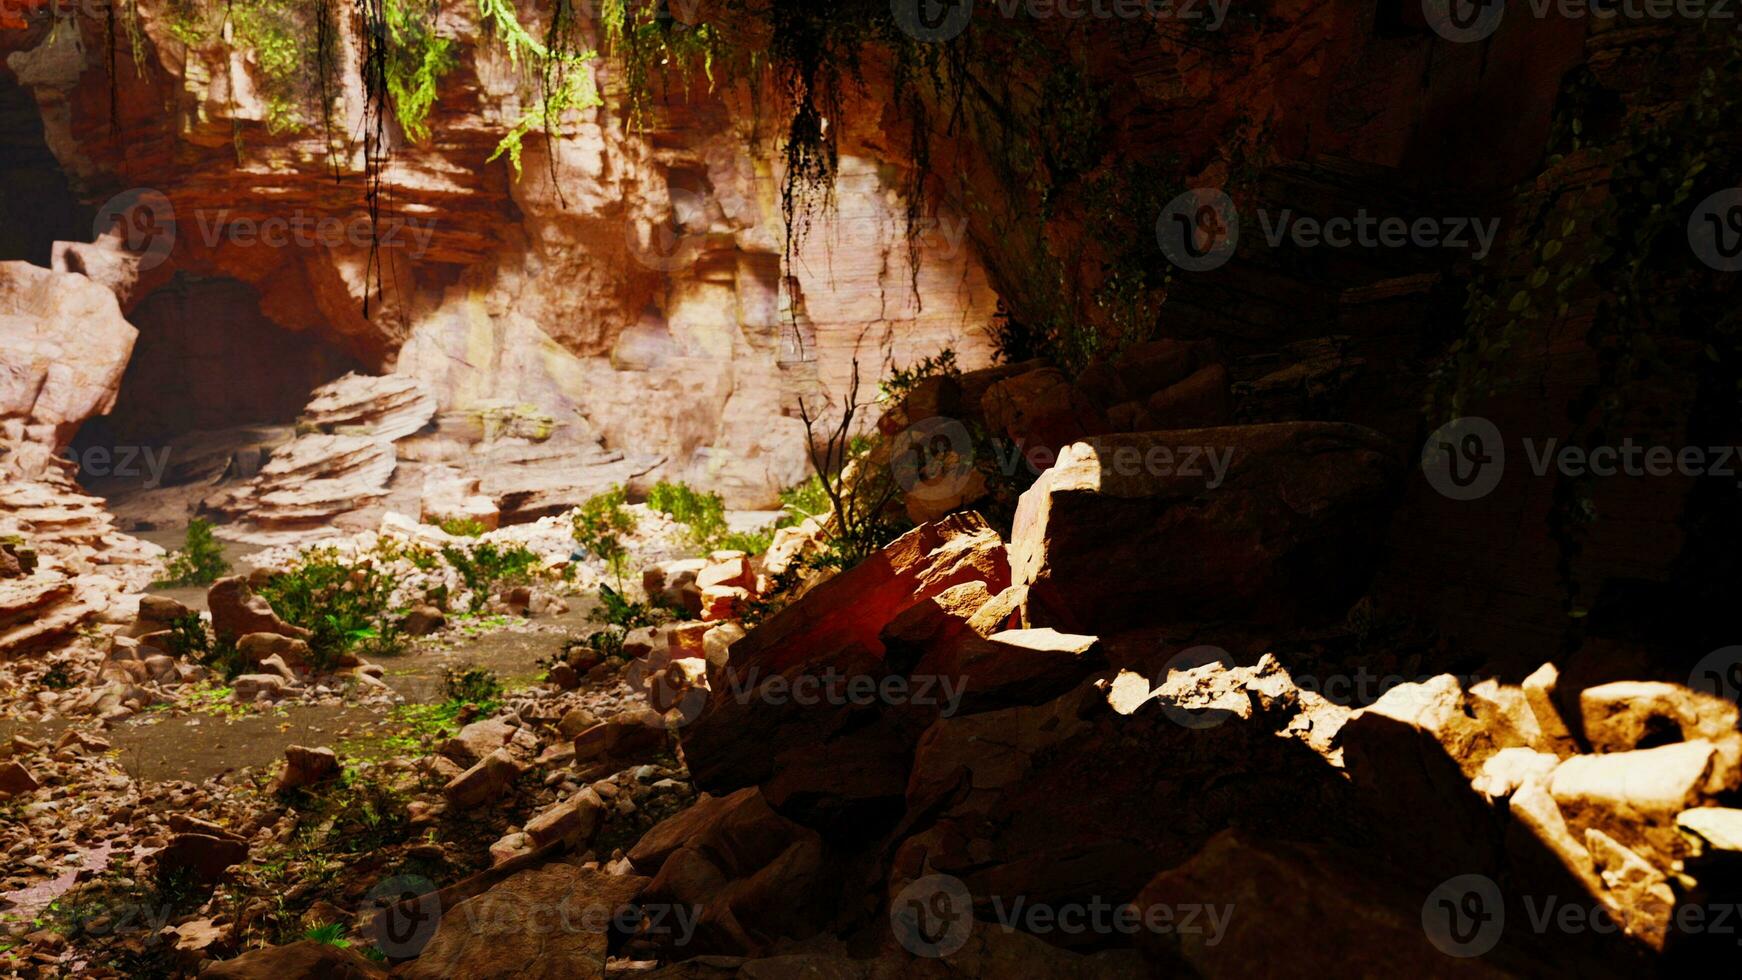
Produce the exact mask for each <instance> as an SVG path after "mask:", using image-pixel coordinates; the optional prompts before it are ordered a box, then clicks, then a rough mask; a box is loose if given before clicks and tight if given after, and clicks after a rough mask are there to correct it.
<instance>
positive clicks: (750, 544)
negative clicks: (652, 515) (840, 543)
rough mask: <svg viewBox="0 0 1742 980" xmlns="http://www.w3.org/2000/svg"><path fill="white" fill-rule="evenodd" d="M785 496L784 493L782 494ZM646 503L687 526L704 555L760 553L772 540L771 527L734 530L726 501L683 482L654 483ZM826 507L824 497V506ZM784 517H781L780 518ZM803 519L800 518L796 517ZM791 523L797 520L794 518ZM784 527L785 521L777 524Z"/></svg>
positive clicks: (691, 538) (717, 495)
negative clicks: (727, 552)
mask: <svg viewBox="0 0 1742 980" xmlns="http://www.w3.org/2000/svg"><path fill="white" fill-rule="evenodd" d="M782 499H785V495H784V494H783V495H782ZM647 506H648V507H650V508H652V509H653V510H657V511H659V512H660V513H662V514H665V515H666V516H668V517H670V518H671V519H672V520H674V521H677V522H678V523H679V524H683V525H685V526H686V527H687V528H688V534H689V539H690V543H691V544H693V545H695V547H696V550H697V551H699V552H700V553H701V554H703V555H706V554H708V553H709V552H712V551H742V552H744V553H745V554H750V555H760V554H762V553H763V552H765V551H767V550H768V546H769V545H770V544H771V543H773V541H774V528H773V527H765V528H758V529H756V530H754V531H734V530H732V529H731V528H730V526H729V525H728V524H727V523H726V502H725V501H724V500H722V499H720V495H719V494H717V493H702V492H700V491H698V490H694V489H692V488H691V487H689V486H688V485H686V484H683V483H667V482H666V481H664V480H661V481H659V482H658V483H656V484H654V485H653V489H652V490H651V491H649V492H648V494H647ZM827 506H828V501H827V498H826V497H825V498H824V501H823V507H824V508H825V509H826V508H827ZM783 520H784V517H783ZM799 520H803V518H799ZM792 523H795V524H796V523H797V521H793V522H792ZM777 526H779V527H786V526H787V524H786V523H781V524H778V525H777Z"/></svg>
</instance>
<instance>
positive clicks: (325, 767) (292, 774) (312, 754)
mask: <svg viewBox="0 0 1742 980" xmlns="http://www.w3.org/2000/svg"><path fill="white" fill-rule="evenodd" d="M338 772H339V757H338V755H337V754H336V753H334V752H333V750H332V749H328V748H318V749H310V748H304V747H303V746H301V745H291V746H287V747H286V748H285V750H284V772H283V773H281V774H280V775H279V777H278V782H277V783H276V784H274V786H273V792H275V793H282V792H284V791H285V790H291V789H301V788H302V787H304V786H312V785H314V784H315V783H318V782H321V781H322V780H325V779H330V778H332V777H333V776H336V775H338Z"/></svg>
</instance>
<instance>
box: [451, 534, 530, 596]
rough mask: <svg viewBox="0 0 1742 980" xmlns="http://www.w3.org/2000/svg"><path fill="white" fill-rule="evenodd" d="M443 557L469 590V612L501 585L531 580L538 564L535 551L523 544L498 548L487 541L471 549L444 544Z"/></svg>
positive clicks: (523, 582) (518, 583) (517, 583)
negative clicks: (445, 545)
mask: <svg viewBox="0 0 1742 980" xmlns="http://www.w3.org/2000/svg"><path fill="white" fill-rule="evenodd" d="M442 557H443V558H445V559H447V562H448V564H449V565H452V566H453V568H454V571H456V572H458V573H460V578H461V579H462V580H464V581H465V583H466V588H468V589H470V590H471V592H472V599H471V610H472V612H478V611H479V610H481V609H483V608H484V604H485V603H487V602H489V601H490V596H491V595H492V594H493V593H494V592H495V591H496V590H497V589H499V588H500V587H502V586H504V585H521V584H525V583H527V582H530V581H531V580H532V576H533V572H534V571H535V570H536V569H537V568H538V567H539V564H540V561H539V557H538V555H537V553H535V552H533V551H532V550H531V549H529V548H527V547H526V546H524V545H518V544H517V545H511V546H509V547H505V548H501V547H497V546H496V544H495V543H494V542H490V541H481V542H479V543H477V544H474V545H472V546H471V547H470V548H456V547H452V546H450V547H446V548H443V549H442Z"/></svg>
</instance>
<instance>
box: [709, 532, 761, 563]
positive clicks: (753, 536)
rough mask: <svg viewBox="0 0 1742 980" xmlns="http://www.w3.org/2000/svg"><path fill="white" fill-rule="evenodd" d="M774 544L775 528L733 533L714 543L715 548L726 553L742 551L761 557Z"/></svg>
mask: <svg viewBox="0 0 1742 980" xmlns="http://www.w3.org/2000/svg"><path fill="white" fill-rule="evenodd" d="M773 543H774V528H772V527H764V528H757V529H756V530H754V531H731V532H728V533H727V534H726V536H725V537H723V538H721V539H720V540H719V541H716V542H715V543H714V548H715V549H719V550H724V551H742V552H744V553H745V554H747V555H752V556H755V555H761V554H763V553H764V552H766V551H767V550H768V546H769V545H771V544H773Z"/></svg>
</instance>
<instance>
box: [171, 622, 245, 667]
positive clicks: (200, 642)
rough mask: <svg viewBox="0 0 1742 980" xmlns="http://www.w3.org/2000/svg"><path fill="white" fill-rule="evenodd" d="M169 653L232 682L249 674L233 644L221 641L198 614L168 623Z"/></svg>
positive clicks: (239, 652)
mask: <svg viewBox="0 0 1742 980" xmlns="http://www.w3.org/2000/svg"><path fill="white" fill-rule="evenodd" d="M168 642H169V651H170V653H172V654H174V655H175V656H177V657H185V658H186V659H188V660H192V661H193V662H194V663H197V664H199V665H200V666H202V667H204V668H206V669H207V670H210V671H213V672H215V673H217V674H218V675H219V676H220V677H222V678H224V680H226V681H228V680H232V679H234V678H235V677H236V676H238V675H240V674H245V673H247V672H248V667H249V664H248V662H247V661H245V660H243V659H242V654H241V651H239V650H237V649H236V644H235V643H234V642H233V641H228V640H220V639H218V638H217V637H216V636H214V635H213V634H212V631H211V630H209V629H207V628H206V621H205V620H204V619H201V618H200V614H199V613H189V614H188V615H186V616H183V617H181V618H180V619H177V620H175V621H174V622H172V623H170V624H169V641H168Z"/></svg>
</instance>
